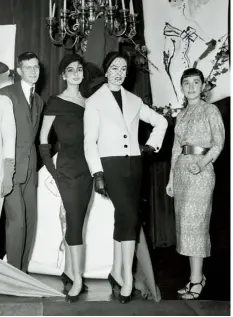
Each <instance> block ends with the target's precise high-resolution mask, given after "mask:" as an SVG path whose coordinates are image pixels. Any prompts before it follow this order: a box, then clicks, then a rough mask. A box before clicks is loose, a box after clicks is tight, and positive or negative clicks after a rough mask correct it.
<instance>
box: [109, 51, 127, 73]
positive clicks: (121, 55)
mask: <svg viewBox="0 0 233 317" xmlns="http://www.w3.org/2000/svg"><path fill="white" fill-rule="evenodd" d="M116 58H123V59H124V60H125V61H126V63H127V69H128V68H129V66H130V59H129V56H128V55H127V54H125V53H124V52H109V53H108V54H107V55H106V57H105V58H104V61H103V71H104V74H106V72H107V70H108V68H109V66H110V65H111V64H112V62H113V61H114V60H115V59H116Z"/></svg>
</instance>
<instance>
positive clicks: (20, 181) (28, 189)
mask: <svg viewBox="0 0 233 317" xmlns="http://www.w3.org/2000/svg"><path fill="white" fill-rule="evenodd" d="M17 73H18V74H19V76H20V77H21V81H19V82H16V83H15V84H13V85H11V86H7V87H4V88H3V89H1V90H0V94H1V95H4V96H6V97H7V98H6V99H7V100H8V102H9V101H11V102H12V104H13V110H14V115H15V122H16V151H15V153H16V166H15V175H14V178H13V182H14V185H13V190H12V191H11V193H10V194H9V195H8V196H6V198H5V205H4V207H5V213H6V252H7V260H8V263H10V264H11V265H13V266H15V267H16V268H18V269H20V270H22V271H24V272H27V268H28V263H29V255H30V250H31V248H32V244H33V240H34V234H35V228H36V219H37V197H36V193H37V171H36V167H37V155H36V148H35V144H34V141H35V137H36V134H37V130H38V127H39V121H40V115H41V112H42V108H43V102H42V100H41V98H40V97H39V95H38V94H37V93H36V92H35V84H36V82H37V81H38V78H39V74H40V65H39V60H38V57H37V56H36V55H35V54H34V53H31V52H26V53H23V54H21V55H20V56H19V57H18V61H17ZM5 106H6V107H7V106H8V104H7V103H6V105H5Z"/></svg>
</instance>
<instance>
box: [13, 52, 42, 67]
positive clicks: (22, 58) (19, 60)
mask: <svg viewBox="0 0 233 317" xmlns="http://www.w3.org/2000/svg"><path fill="white" fill-rule="evenodd" d="M33 58H36V59H37V60H38V62H39V58H38V56H37V55H36V54H35V53H32V52H25V53H22V54H20V55H19V56H18V58H17V67H20V66H21V65H22V62H23V61H29V60H30V59H33Z"/></svg>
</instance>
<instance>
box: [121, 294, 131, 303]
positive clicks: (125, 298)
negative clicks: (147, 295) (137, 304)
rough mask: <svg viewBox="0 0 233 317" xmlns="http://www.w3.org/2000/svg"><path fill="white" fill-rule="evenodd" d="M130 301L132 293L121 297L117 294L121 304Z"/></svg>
mask: <svg viewBox="0 0 233 317" xmlns="http://www.w3.org/2000/svg"><path fill="white" fill-rule="evenodd" d="M131 300H132V293H131V294H130V295H129V296H123V295H121V294H119V302H120V303H121V304H127V303H129V302H130V301H131Z"/></svg>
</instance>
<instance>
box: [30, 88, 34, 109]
mask: <svg viewBox="0 0 233 317" xmlns="http://www.w3.org/2000/svg"><path fill="white" fill-rule="evenodd" d="M33 90H34V88H33V87H31V88H30V95H29V104H30V108H31V109H32V105H33V99H34V92H33Z"/></svg>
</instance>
